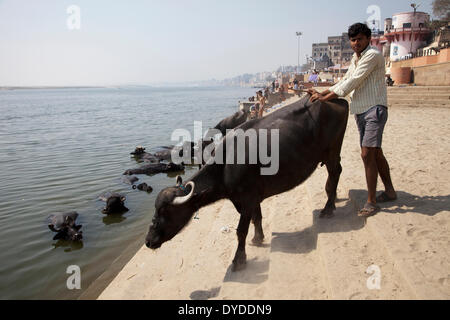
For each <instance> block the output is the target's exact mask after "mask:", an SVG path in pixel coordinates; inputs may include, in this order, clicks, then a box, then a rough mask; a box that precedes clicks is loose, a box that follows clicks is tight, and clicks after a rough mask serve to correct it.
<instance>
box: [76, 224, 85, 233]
mask: <svg viewBox="0 0 450 320" xmlns="http://www.w3.org/2000/svg"><path fill="white" fill-rule="evenodd" d="M82 226H83V225H81V224H80V225H79V226H75V227H74V228H75V230H77V231H79V230H80V229H81V227H82Z"/></svg>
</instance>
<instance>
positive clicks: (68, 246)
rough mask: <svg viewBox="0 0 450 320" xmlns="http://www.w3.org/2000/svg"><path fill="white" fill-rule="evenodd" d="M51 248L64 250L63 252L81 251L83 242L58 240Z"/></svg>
mask: <svg viewBox="0 0 450 320" xmlns="http://www.w3.org/2000/svg"><path fill="white" fill-rule="evenodd" d="M52 246H53V247H54V248H55V249H58V248H64V252H72V251H77V250H81V249H83V241H67V240H58V241H57V242H56V243H53V244H52Z"/></svg>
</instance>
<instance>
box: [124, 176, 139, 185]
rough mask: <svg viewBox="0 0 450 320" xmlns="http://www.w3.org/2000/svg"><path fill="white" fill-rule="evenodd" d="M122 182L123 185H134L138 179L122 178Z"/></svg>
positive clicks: (133, 177)
mask: <svg viewBox="0 0 450 320" xmlns="http://www.w3.org/2000/svg"><path fill="white" fill-rule="evenodd" d="M122 181H123V182H124V183H126V184H129V185H134V184H135V183H136V182H138V181H139V178H138V177H135V176H131V177H123V178H122Z"/></svg>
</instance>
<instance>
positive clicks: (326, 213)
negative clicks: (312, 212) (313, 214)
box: [319, 207, 334, 219]
mask: <svg viewBox="0 0 450 320" xmlns="http://www.w3.org/2000/svg"><path fill="white" fill-rule="evenodd" d="M333 217H334V209H333V208H327V207H326V208H325V209H323V210H322V211H321V212H320V215H319V218H320V219H331V218H333Z"/></svg>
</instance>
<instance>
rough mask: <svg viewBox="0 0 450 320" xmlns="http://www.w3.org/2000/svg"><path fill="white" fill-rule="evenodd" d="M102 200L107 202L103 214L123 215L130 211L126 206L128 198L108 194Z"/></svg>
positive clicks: (116, 194)
mask: <svg viewBox="0 0 450 320" xmlns="http://www.w3.org/2000/svg"><path fill="white" fill-rule="evenodd" d="M100 200H102V201H104V202H106V206H105V208H104V209H103V210H102V213H103V214H106V215H112V214H122V213H125V212H127V211H128V208H127V207H125V205H124V203H125V200H126V197H125V196H122V195H120V194H118V193H107V194H105V195H104V196H101V197H100Z"/></svg>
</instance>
